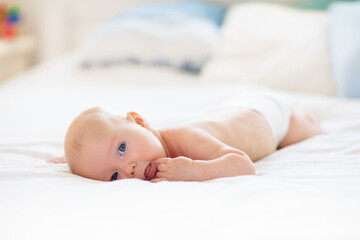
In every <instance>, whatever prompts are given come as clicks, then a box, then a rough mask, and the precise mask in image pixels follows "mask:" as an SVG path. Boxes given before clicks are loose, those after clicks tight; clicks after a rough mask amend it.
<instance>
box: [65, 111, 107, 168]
mask: <svg viewBox="0 0 360 240" xmlns="http://www.w3.org/2000/svg"><path fill="white" fill-rule="evenodd" d="M100 112H104V110H103V109H101V108H99V107H94V108H90V109H87V110H85V111H84V112H82V113H81V114H80V115H79V116H77V117H76V118H75V119H74V120H73V121H72V123H71V124H70V126H69V128H68V130H67V133H66V136H65V141H64V149H65V159H66V162H67V164H68V165H69V168H70V170H71V171H72V172H73V173H74V171H75V168H76V161H75V159H77V158H79V157H80V155H81V150H82V139H83V137H84V133H83V131H82V126H83V125H84V123H85V121H86V120H87V119H88V118H89V117H90V116H92V115H94V114H98V113H100Z"/></svg>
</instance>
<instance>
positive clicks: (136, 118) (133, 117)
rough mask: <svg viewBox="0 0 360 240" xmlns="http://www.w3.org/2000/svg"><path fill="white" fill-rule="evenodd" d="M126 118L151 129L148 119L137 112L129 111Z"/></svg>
mask: <svg viewBox="0 0 360 240" xmlns="http://www.w3.org/2000/svg"><path fill="white" fill-rule="evenodd" d="M126 119H128V120H130V121H132V122H135V123H137V124H139V125H140V126H142V127H144V128H146V129H147V130H150V125H149V123H148V122H147V121H146V119H145V118H144V117H142V116H141V115H140V114H138V113H136V112H128V113H127V116H126Z"/></svg>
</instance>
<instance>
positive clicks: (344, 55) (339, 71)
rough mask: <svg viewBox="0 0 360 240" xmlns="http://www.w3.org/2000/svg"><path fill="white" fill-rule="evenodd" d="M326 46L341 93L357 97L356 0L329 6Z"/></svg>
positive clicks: (359, 7)
mask: <svg viewBox="0 0 360 240" xmlns="http://www.w3.org/2000/svg"><path fill="white" fill-rule="evenodd" d="M329 13H330V48H331V58H332V65H333V71H334V76H335V81H336V84H337V87H338V91H339V95H340V96H342V97H360V2H337V3H333V4H332V5H331V6H330V8H329Z"/></svg>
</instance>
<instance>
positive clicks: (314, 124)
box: [278, 108, 322, 148]
mask: <svg viewBox="0 0 360 240" xmlns="http://www.w3.org/2000/svg"><path fill="white" fill-rule="evenodd" d="M321 133H322V130H321V128H320V123H319V121H318V120H317V119H316V118H315V116H313V115H312V114H310V113H309V112H306V111H304V110H302V109H299V108H294V109H293V110H292V112H291V117H290V125H289V129H288V132H287V133H286V135H285V137H284V139H283V140H282V141H281V142H280V143H279V146H278V148H282V147H286V146H288V145H290V144H294V143H297V142H300V141H303V140H305V139H308V138H311V137H314V136H316V135H319V134H321Z"/></svg>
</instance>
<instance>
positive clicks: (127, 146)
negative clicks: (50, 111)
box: [65, 107, 166, 181]
mask: <svg viewBox="0 0 360 240" xmlns="http://www.w3.org/2000/svg"><path fill="white" fill-rule="evenodd" d="M160 139H161V136H160V134H159V133H158V132H157V131H155V130H153V129H151V128H150V126H149V124H148V123H147V122H146V120H145V119H144V118H143V117H141V116H140V115H139V114H137V113H135V112H129V113H127V117H126V118H125V117H122V116H120V115H117V114H113V113H110V112H108V111H105V110H104V109H101V108H97V107H96V108H91V109H88V110H86V111H84V112H82V113H81V114H80V115H79V116H78V117H77V118H75V120H74V121H73V122H72V123H71V125H70V127H69V129H68V131H67V133H66V137H65V159H66V161H67V163H68V165H69V167H70V169H71V171H72V172H73V173H74V174H77V175H80V176H83V177H86V178H91V179H95V180H101V181H112V180H117V179H124V178H139V179H143V180H150V179H152V178H154V177H155V175H156V170H157V166H156V164H155V163H154V160H155V159H157V158H163V157H166V152H165V149H164V147H163V145H162V143H161V140H160Z"/></svg>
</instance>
